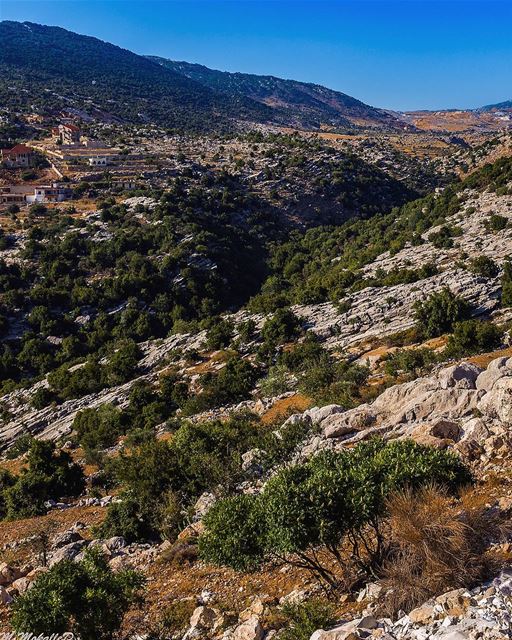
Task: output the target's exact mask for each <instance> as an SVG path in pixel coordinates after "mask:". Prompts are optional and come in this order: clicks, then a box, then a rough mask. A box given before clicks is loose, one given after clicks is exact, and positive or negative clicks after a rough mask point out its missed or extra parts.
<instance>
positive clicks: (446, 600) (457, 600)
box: [436, 589, 471, 616]
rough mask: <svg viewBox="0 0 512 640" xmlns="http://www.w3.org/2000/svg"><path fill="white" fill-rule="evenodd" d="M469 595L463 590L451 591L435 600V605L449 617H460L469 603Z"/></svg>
mask: <svg viewBox="0 0 512 640" xmlns="http://www.w3.org/2000/svg"><path fill="white" fill-rule="evenodd" d="M470 599H471V598H470V595H469V594H468V592H467V591H466V590H465V589H453V590H452V591H448V592H447V593H443V594H442V595H440V596H438V597H437V598H436V602H437V604H439V605H441V606H442V607H443V609H444V611H445V612H446V613H447V614H448V615H450V616H461V615H463V614H464V612H465V611H466V609H467V608H468V606H469V603H470Z"/></svg>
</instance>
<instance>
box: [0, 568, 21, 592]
mask: <svg viewBox="0 0 512 640" xmlns="http://www.w3.org/2000/svg"><path fill="white" fill-rule="evenodd" d="M22 576H23V574H22V573H21V571H20V570H19V569H17V568H16V567H11V565H9V564H7V563H6V562H2V563H1V564H0V585H2V586H7V585H8V584H11V582H14V580H17V579H18V578H21V577H22Z"/></svg>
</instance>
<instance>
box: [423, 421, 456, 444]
mask: <svg viewBox="0 0 512 640" xmlns="http://www.w3.org/2000/svg"><path fill="white" fill-rule="evenodd" d="M430 433H431V434H432V435H433V436H434V438H442V439H447V440H454V441H457V440H458V439H459V437H460V434H461V428H460V427H459V425H458V424H457V423H456V422H453V421H452V420H438V421H437V422H435V423H434V424H433V425H432V428H431V429H430Z"/></svg>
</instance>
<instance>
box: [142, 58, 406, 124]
mask: <svg viewBox="0 0 512 640" xmlns="http://www.w3.org/2000/svg"><path fill="white" fill-rule="evenodd" d="M148 57H149V59H150V60H153V61H155V62H157V63H158V64H160V65H161V66H162V67H165V68H166V69H171V70H172V71H174V72H176V73H179V74H181V75H183V76H184V77H186V78H190V79H192V80H194V81H196V82H198V83H200V84H201V85H203V86H205V87H208V88H210V89H213V90H215V91H218V92H221V93H223V94H225V95H228V96H230V97H232V98H239V99H242V98H249V99H251V100H254V101H257V102H258V103H260V104H262V105H265V106H267V107H270V108H271V110H272V120H273V121H274V122H276V123H281V124H286V125H288V126H295V127H299V128H305V129H320V128H321V127H328V128H336V129H346V128H354V127H364V128H380V129H392V130H400V129H403V128H404V125H403V123H401V122H400V121H399V120H398V119H397V118H395V117H394V116H393V115H391V114H390V113H388V112H386V111H384V110H383V109H376V108H375V107H370V106H369V105H367V104H365V103H364V102H361V101H360V100H356V99H355V98H352V97H351V96H348V95H346V94H345V93H341V92H340V91H334V90H332V89H328V88H327V87H323V86H321V85H317V84H311V83H307V82H298V81H296V80H284V79H282V78H276V77H275V76H264V75H254V74H249V73H229V72H227V71H216V70H214V69H209V68H208V67H205V66H203V65H200V64H190V63H188V62H176V61H173V60H166V59H165V58H159V57H157V56H148Z"/></svg>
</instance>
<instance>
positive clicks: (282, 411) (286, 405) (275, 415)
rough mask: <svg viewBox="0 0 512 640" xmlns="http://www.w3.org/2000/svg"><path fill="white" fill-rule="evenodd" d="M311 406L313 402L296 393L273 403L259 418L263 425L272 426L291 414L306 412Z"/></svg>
mask: <svg viewBox="0 0 512 640" xmlns="http://www.w3.org/2000/svg"><path fill="white" fill-rule="evenodd" d="M312 404H313V402H312V401H311V399H310V398H307V397H306V396H303V395H301V394H300V393H297V394H295V395H294V396H290V397H289V398H283V399H282V400H278V401H277V402H275V403H274V404H273V405H272V406H271V407H270V409H269V410H268V411H267V412H266V413H264V414H263V415H262V416H261V421H262V422H263V424H273V423H275V422H279V421H280V420H282V419H283V418H286V417H288V416H289V415H291V414H292V413H300V412H302V411H306V409H309V408H310V407H311V406H312Z"/></svg>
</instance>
